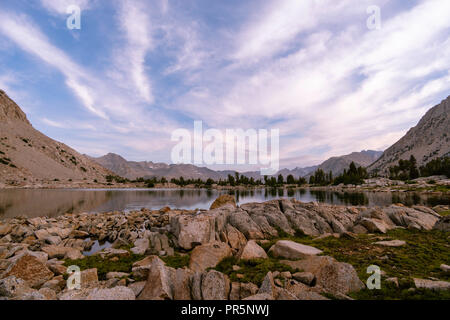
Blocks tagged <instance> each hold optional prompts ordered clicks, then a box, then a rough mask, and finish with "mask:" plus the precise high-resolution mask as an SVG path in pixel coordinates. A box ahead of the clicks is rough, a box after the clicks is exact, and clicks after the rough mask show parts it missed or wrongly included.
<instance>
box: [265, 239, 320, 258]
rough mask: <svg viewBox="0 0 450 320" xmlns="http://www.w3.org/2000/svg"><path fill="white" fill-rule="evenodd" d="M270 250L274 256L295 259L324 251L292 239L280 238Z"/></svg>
mask: <svg viewBox="0 0 450 320" xmlns="http://www.w3.org/2000/svg"><path fill="white" fill-rule="evenodd" d="M269 252H270V253H271V254H272V255H273V256H274V257H280V258H286V259H292V260H295V259H303V258H306V257H308V256H313V255H318V254H320V253H322V250H319V249H317V248H314V247H311V246H307V245H304V244H300V243H297V242H294V241H290V240H279V241H277V242H276V243H275V244H274V245H273V246H272V247H271V248H270V250H269Z"/></svg>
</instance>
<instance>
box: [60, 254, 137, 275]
mask: <svg viewBox="0 0 450 320" xmlns="http://www.w3.org/2000/svg"><path fill="white" fill-rule="evenodd" d="M142 259H144V256H143V255H139V254H133V253H131V254H130V255H129V256H127V257H121V258H119V259H118V260H115V259H108V258H105V259H103V258H102V257H100V256H99V255H92V256H87V257H85V258H84V259H77V260H70V259H68V260H65V262H64V265H65V266H67V267H68V266H72V265H75V266H78V267H80V269H81V271H83V270H86V269H92V268H97V274H98V278H99V280H106V274H107V273H108V272H127V273H131V269H132V266H133V263H135V262H137V261H139V260H142Z"/></svg>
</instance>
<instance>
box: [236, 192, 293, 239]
mask: <svg viewBox="0 0 450 320" xmlns="http://www.w3.org/2000/svg"><path fill="white" fill-rule="evenodd" d="M241 209H242V210H244V211H246V212H248V214H249V215H250V217H251V218H252V219H253V221H255V222H256V223H257V224H258V225H259V227H260V228H261V230H262V232H263V233H264V234H265V235H266V236H267V237H268V236H278V231H277V230H278V229H280V230H283V231H284V232H286V233H288V234H291V235H293V234H294V230H293V229H292V228H291V225H290V223H289V220H288V219H287V218H286V216H285V215H284V214H283V212H282V211H281V209H280V205H279V201H278V200H271V201H267V202H263V203H246V204H243V205H241Z"/></svg>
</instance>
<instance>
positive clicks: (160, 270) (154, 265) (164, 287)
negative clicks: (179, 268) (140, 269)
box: [138, 257, 173, 300]
mask: <svg viewBox="0 0 450 320" xmlns="http://www.w3.org/2000/svg"><path fill="white" fill-rule="evenodd" d="M170 272H171V270H170V269H169V268H167V267H166V266H165V265H164V262H163V261H162V260H161V259H159V258H158V257H153V259H152V262H151V265H150V271H149V274H148V278H147V281H146V283H145V286H144V289H143V290H142V292H141V294H140V295H139V296H138V300H172V299H173V294H172V283H171V276H170Z"/></svg>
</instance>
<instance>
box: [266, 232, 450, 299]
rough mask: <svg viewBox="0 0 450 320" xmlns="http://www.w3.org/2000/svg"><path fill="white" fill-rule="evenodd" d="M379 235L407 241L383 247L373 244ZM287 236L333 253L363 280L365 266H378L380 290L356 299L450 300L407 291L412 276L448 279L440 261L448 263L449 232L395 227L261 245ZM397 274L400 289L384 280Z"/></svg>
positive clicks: (437, 294) (449, 295) (447, 295)
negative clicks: (377, 232)
mask: <svg viewBox="0 0 450 320" xmlns="http://www.w3.org/2000/svg"><path fill="white" fill-rule="evenodd" d="M381 238H386V240H390V239H392V240H393V239H398V240H404V241H406V245H405V246H403V247H395V248H390V247H382V246H379V245H375V244H374V243H375V242H377V241H379V240H380V239H381ZM280 239H288V240H292V241H296V242H299V243H302V244H306V245H310V246H314V247H316V248H318V249H321V250H322V251H323V255H327V256H332V257H334V258H335V259H336V260H338V261H341V262H347V263H349V264H351V265H352V266H353V267H354V268H355V269H356V271H357V273H358V276H359V278H360V279H361V280H362V281H363V282H364V283H365V282H366V280H367V278H368V277H369V276H370V274H367V267H369V266H370V265H377V266H379V267H380V269H381V270H382V271H384V272H385V273H386V275H385V276H384V277H383V278H382V289H381V290H368V289H366V290H362V291H361V292H359V293H357V294H354V295H353V297H354V298H358V299H450V293H449V292H444V291H441V292H433V291H430V290H415V291H414V292H413V291H408V290H407V289H409V288H411V287H414V285H413V284H412V278H424V279H427V278H429V277H434V278H438V279H440V280H444V281H450V276H449V275H448V274H445V273H444V272H443V271H442V270H441V269H440V265H441V264H443V263H444V264H449V263H450V242H449V234H448V233H446V232H441V231H435V230H433V231H416V230H404V229H396V230H391V231H389V232H388V233H387V234H385V235H358V236H357V238H356V239H347V238H343V237H341V238H334V237H328V238H324V239H320V240H313V239H312V238H311V237H308V236H302V235H297V236H284V237H281V238H277V239H272V240H271V241H270V242H269V243H266V244H262V245H261V246H262V247H263V248H264V249H265V250H268V249H269V248H270V247H271V246H272V245H273V244H274V243H275V242H276V241H278V240H280ZM389 277H397V278H398V279H399V282H400V288H396V287H395V286H392V285H390V284H389V283H388V282H385V281H384V279H386V278H389Z"/></svg>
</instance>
